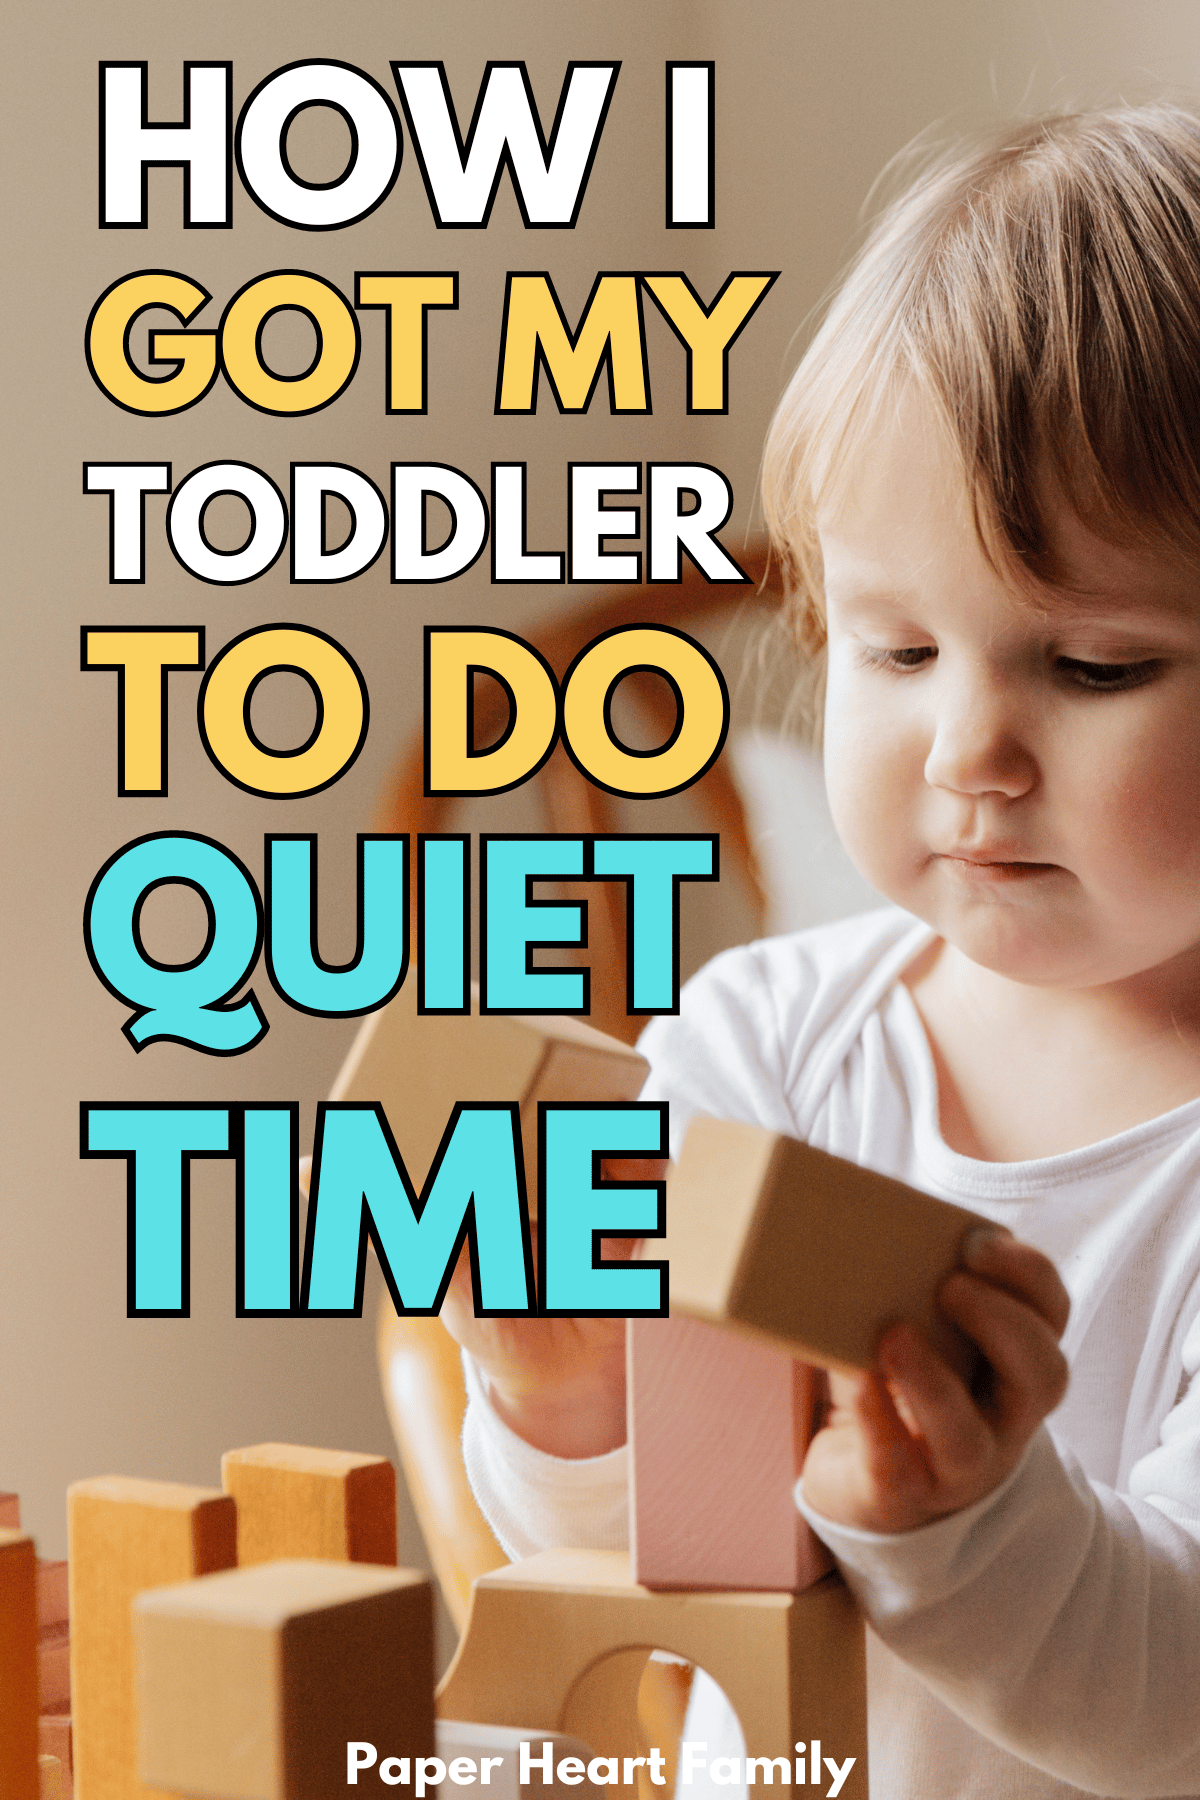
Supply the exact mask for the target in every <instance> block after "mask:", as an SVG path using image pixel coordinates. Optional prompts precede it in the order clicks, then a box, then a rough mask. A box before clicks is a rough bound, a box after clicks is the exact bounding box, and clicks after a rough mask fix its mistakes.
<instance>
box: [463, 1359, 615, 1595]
mask: <svg viewBox="0 0 1200 1800" xmlns="http://www.w3.org/2000/svg"><path fill="white" fill-rule="evenodd" d="M463 1369H464V1371H465V1374H466V1382H467V1412H466V1417H465V1419H464V1420H463V1461H464V1463H465V1464H466V1469H467V1479H468V1481H469V1482H470V1484H471V1491H472V1493H473V1494H474V1495H475V1498H476V1500H477V1501H478V1502H479V1507H480V1510H481V1511H482V1513H483V1515H484V1517H485V1518H486V1519H487V1522H488V1524H489V1525H490V1526H491V1528H492V1530H493V1532H494V1533H495V1534H496V1537H497V1538H498V1539H499V1542H500V1546H501V1548H502V1549H503V1550H504V1551H505V1552H506V1554H507V1555H508V1556H510V1557H511V1558H512V1559H513V1560H514V1561H516V1560H518V1559H519V1558H521V1557H523V1556H533V1555H536V1553H537V1552H538V1551H539V1550H551V1549H556V1548H558V1547H559V1546H560V1545H567V1546H569V1547H570V1548H572V1549H577V1550H623V1549H624V1548H625V1547H626V1545H627V1544H628V1542H629V1464H628V1458H627V1456H626V1451H625V1446H624V1445H623V1444H622V1445H621V1446H620V1447H619V1448H618V1449H616V1450H610V1451H608V1453H607V1454H606V1455H604V1456H585V1457H580V1458H577V1459H576V1458H568V1457H562V1456H549V1455H547V1453H546V1452H545V1451H544V1450H535V1449H534V1447H533V1445H532V1444H527V1443H526V1442H525V1440H524V1438H521V1437H518V1436H517V1434H516V1432H515V1431H513V1430H511V1429H510V1427H509V1426H508V1425H506V1424H505V1423H504V1420H503V1419H501V1417H500V1415H499V1414H498V1413H497V1412H496V1411H495V1409H494V1408H493V1406H492V1404H491V1401H490V1400H489V1399H488V1395H487V1384H486V1382H485V1380H484V1377H483V1373H482V1371H481V1370H480V1368H479V1365H478V1364H477V1363H476V1361H475V1359H474V1357H472V1356H468V1355H466V1354H465V1353H464V1355H463Z"/></svg>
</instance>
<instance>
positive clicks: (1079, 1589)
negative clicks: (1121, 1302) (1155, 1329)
mask: <svg viewBox="0 0 1200 1800" xmlns="http://www.w3.org/2000/svg"><path fill="white" fill-rule="evenodd" d="M1192 1336H1193V1340H1195V1341H1194V1343H1193V1349H1194V1350H1195V1349H1200V1334H1198V1333H1197V1332H1195V1331H1193V1334H1192ZM1193 1385H1195V1384H1193ZM1130 1487H1131V1492H1130V1493H1128V1494H1120V1493H1117V1492H1115V1491H1114V1490H1113V1489H1112V1488H1108V1487H1104V1486H1102V1485H1101V1484H1099V1483H1093V1482H1089V1481H1088V1479H1087V1477H1086V1476H1085V1475H1084V1474H1083V1471H1082V1470H1081V1469H1080V1467H1079V1466H1078V1464H1077V1463H1076V1462H1075V1460H1074V1459H1073V1458H1072V1457H1071V1455H1070V1453H1069V1452H1067V1451H1065V1450H1062V1449H1060V1448H1058V1447H1057V1446H1056V1445H1055V1443H1054V1441H1053V1439H1052V1437H1051V1434H1050V1432H1049V1431H1048V1430H1047V1429H1046V1428H1045V1427H1044V1426H1043V1427H1042V1429H1041V1430H1040V1431H1039V1432H1038V1433H1037V1434H1036V1435H1035V1437H1034V1438H1033V1440H1032V1442H1031V1444H1030V1446H1029V1448H1028V1450H1027V1451H1026V1454H1025V1456H1024V1458H1023V1460H1022V1461H1021V1463H1020V1464H1019V1465H1018V1467H1017V1468H1016V1469H1015V1470H1014V1471H1013V1473H1012V1474H1011V1475H1010V1476H1009V1478H1008V1480H1007V1481H1005V1482H1004V1483H1003V1484H1002V1485H1001V1486H1000V1487H999V1488H998V1489H997V1490H996V1491H995V1493H993V1494H990V1495H988V1496H987V1498H986V1499H985V1500H983V1501H981V1502H980V1503H979V1504H978V1505H976V1506H973V1507H968V1508H965V1509H964V1510H963V1511H962V1512H959V1513H955V1514H953V1515H951V1516H950V1517H949V1518H946V1519H940V1520H938V1521H937V1522H935V1523H934V1524H932V1525H928V1526H925V1527H924V1528H923V1529H920V1530H917V1531H911V1532H905V1533H902V1534H899V1535H896V1536H884V1535H878V1534H875V1533H872V1532H864V1531H855V1530H852V1529H849V1528H847V1527H844V1526H841V1525H837V1524H834V1523H833V1522H832V1521H830V1520H828V1519H825V1518H823V1517H822V1516H821V1515H820V1514H819V1513H816V1512H814V1511H813V1510H812V1508H811V1507H809V1506H808V1505H806V1504H805V1502H804V1500H803V1498H802V1496H801V1494H800V1492H799V1489H797V1504H798V1505H799V1507H800V1510H801V1512H802V1513H803V1514H804V1516H805V1518H806V1519H807V1520H808V1522H809V1524H810V1525H811V1526H812V1527H813V1530H814V1531H816V1533H817V1534H818V1536H819V1537H820V1538H821V1539H822V1540H823V1541H824V1542H825V1543H826V1544H827V1545H828V1547H829V1548H830V1550H831V1551H832V1552H833V1554H834V1556H835V1557H836V1559H837V1562H838V1565H839V1567H840V1568H841V1570H842V1573H843V1574H844V1576H845V1578H846V1580H847V1582H848V1583H849V1585H850V1586H851V1587H852V1588H853V1590H854V1592H855V1594H856V1595H857V1597H858V1599H859V1602H860V1604H861V1605H862V1607H863V1610H864V1612H865V1613H866V1614H867V1616H868V1618H869V1619H870V1621H871V1623H872V1625H873V1626H874V1628H875V1630H876V1631H877V1632H878V1634H879V1636H880V1637H881V1638H882V1639H883V1640H884V1642H885V1643H886V1644H888V1645H889V1647H890V1648H891V1649H892V1650H893V1651H894V1652H895V1653H896V1654H897V1655H898V1656H899V1657H900V1658H901V1659H902V1660H903V1661H904V1662H905V1663H907V1664H908V1666H909V1667H910V1668H912V1669H913V1670H914V1671H915V1672H916V1673H917V1674H918V1675H919V1676H920V1677H921V1679H922V1680H923V1681H924V1682H925V1684H926V1685H927V1686H928V1687H929V1688H930V1689H932V1691H933V1692H934V1693H935V1694H937V1695H938V1697H939V1698H940V1699H942V1700H943V1701H944V1702H945V1704H946V1705H947V1706H949V1707H950V1708H951V1709H952V1710H953V1711H954V1712H955V1713H957V1714H958V1715H959V1716H960V1717H961V1718H963V1719H964V1720H966V1721H967V1723H968V1724H970V1725H972V1726H974V1727H975V1729H976V1730H978V1731H980V1732H982V1733H983V1735H984V1736H985V1737H987V1738H989V1739H991V1741H992V1742H993V1743H996V1744H999V1745H1000V1746H1002V1747H1003V1748H1005V1749H1007V1750H1009V1751H1011V1752H1012V1753H1013V1754H1015V1755H1017V1756H1019V1757H1021V1758H1022V1759H1023V1760H1024V1761H1026V1762H1028V1763H1031V1764H1033V1765H1034V1766H1035V1767H1037V1768H1040V1769H1042V1770H1044V1771H1045V1772H1046V1773H1047V1774H1050V1775H1054V1776H1057V1777H1058V1778H1059V1779H1061V1780H1065V1781H1069V1782H1072V1783H1074V1784H1075V1785H1076V1786H1077V1787H1080V1788H1083V1789H1084V1790H1086V1791H1088V1792H1091V1793H1100V1794H1106V1795H1113V1796H1130V1797H1138V1796H1140V1797H1142V1800H1147V1797H1149V1796H1155V1795H1168V1794H1197V1793H1200V1705H1198V1704H1197V1700H1196V1696H1197V1695H1198V1694H1200V1391H1197V1392H1196V1393H1194V1394H1189V1395H1187V1396H1185V1398H1184V1400H1183V1402H1181V1404H1180V1405H1178V1406H1177V1407H1176V1408H1175V1410H1174V1412H1173V1413H1172V1414H1171V1415H1170V1418H1169V1419H1168V1421H1167V1425H1166V1427H1165V1428H1164V1432H1163V1441H1162V1445H1161V1446H1160V1448H1159V1449H1157V1450H1155V1451H1154V1452H1153V1453H1152V1454H1151V1455H1149V1456H1147V1457H1145V1458H1143V1459H1142V1461H1141V1462H1139V1463H1138V1464H1137V1465H1136V1466H1135V1468H1134V1471H1133V1475H1132V1479H1131V1483H1130Z"/></svg>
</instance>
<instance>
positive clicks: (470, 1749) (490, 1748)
mask: <svg viewBox="0 0 1200 1800" xmlns="http://www.w3.org/2000/svg"><path fill="white" fill-rule="evenodd" d="M436 1741H437V1753H438V1755H439V1756H440V1757H441V1759H442V1761H443V1762H444V1763H445V1765H446V1767H447V1769H449V1767H450V1765H451V1763H452V1762H454V1761H456V1760H457V1759H458V1758H459V1757H467V1758H469V1759H470V1760H471V1761H472V1762H474V1763H475V1764H476V1766H477V1767H481V1766H482V1763H483V1758H484V1757H485V1756H486V1757H490V1758H493V1759H494V1758H496V1757H499V1758H500V1759H501V1760H500V1766H499V1768H496V1767H492V1768H490V1769H489V1770H488V1786H489V1787H490V1788H491V1790H492V1791H491V1795H490V1797H489V1800H529V1796H530V1789H531V1787H532V1788H533V1789H534V1790H535V1791H536V1793H537V1794H539V1795H540V1794H541V1793H542V1792H543V1775H542V1771H541V1769H540V1768H538V1767H537V1766H536V1765H535V1766H534V1768H533V1771H532V1773H531V1778H530V1780H529V1781H527V1782H525V1783H524V1784H522V1783H521V1781H520V1773H521V1745H522V1743H526V1744H528V1745H529V1748H530V1754H531V1755H532V1756H534V1757H538V1758H540V1757H541V1756H542V1753H543V1750H544V1747H545V1746H546V1745H547V1744H549V1746H550V1766H551V1768H552V1770H553V1776H552V1779H551V1780H550V1781H549V1782H547V1783H546V1784H545V1791H546V1792H547V1793H553V1794H568V1793H570V1792H571V1791H572V1790H573V1789H574V1788H575V1787H576V1786H577V1785H578V1784H577V1783H576V1782H574V1781H571V1780H569V1779H566V1778H564V1779H563V1780H561V1781H560V1780H559V1779H558V1770H559V1766H560V1764H561V1763H562V1762H563V1761H564V1760H565V1759H566V1758H567V1757H575V1758H576V1759H577V1760H578V1761H579V1762H581V1763H583V1764H585V1765H586V1764H587V1763H588V1762H589V1761H590V1760H591V1758H592V1757H593V1756H595V1754H596V1752H595V1750H594V1749H593V1748H592V1746H591V1744H585V1743H584V1742H583V1741H582V1739H580V1738H575V1737H568V1736H566V1735H565V1734H564V1733H563V1732H561V1731H539V1732H538V1733H537V1734H536V1737H534V1738H531V1735H530V1732H529V1731H528V1730H518V1729H514V1728H513V1727H512V1726H505V1725H472V1724H469V1723H467V1722H465V1721H463V1720H461V1719H438V1720H437V1721H436ZM462 1773H463V1774H467V1773H468V1771H467V1770H465V1769H464V1770H463V1771H462ZM577 1773H578V1771H577V1770H572V1769H571V1768H568V1770H567V1776H568V1777H569V1776H570V1775H572V1774H577ZM359 1779H360V1781H363V1780H365V1779H366V1778H365V1776H360V1777H359ZM451 1779H452V1781H453V1778H451ZM468 1785H474V1784H468ZM583 1785H584V1787H585V1788H586V1787H587V1786H588V1784H587V1783H586V1782H585V1783H584V1784H583ZM636 1795H637V1789H636V1788H634V1787H632V1786H631V1787H630V1789H629V1796H630V1800H636Z"/></svg>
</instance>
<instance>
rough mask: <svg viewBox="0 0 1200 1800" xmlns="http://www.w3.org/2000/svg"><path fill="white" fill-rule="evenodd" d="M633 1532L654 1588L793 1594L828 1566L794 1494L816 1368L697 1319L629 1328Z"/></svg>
mask: <svg viewBox="0 0 1200 1800" xmlns="http://www.w3.org/2000/svg"><path fill="white" fill-rule="evenodd" d="M626 1342H627V1349H628V1357H629V1442H630V1449H631V1460H632V1469H633V1474H632V1481H631V1488H630V1536H631V1542H632V1547H633V1567H634V1579H635V1580H636V1581H639V1582H641V1583H642V1585H643V1586H644V1587H650V1588H748V1589H761V1590H778V1591H784V1592H789V1593H797V1592H799V1591H800V1589H802V1588H806V1587H808V1586H809V1585H810V1584H811V1583H812V1582H814V1581H818V1580H820V1578H821V1576H822V1575H824V1574H826V1573H827V1572H828V1570H829V1569H831V1568H832V1566H833V1564H832V1560H831V1558H830V1556H829V1553H828V1551H827V1550H826V1549H825V1547H824V1545H823V1544H822V1543H821V1542H820V1540H819V1539H818V1538H816V1537H815V1536H814V1535H813V1533H812V1532H811V1531H810V1530H809V1528H808V1526H807V1525H806V1524H805V1522H804V1520H803V1519H802V1518H801V1516H800V1514H799V1513H798V1512H797V1510H796V1503H795V1500H794V1499H793V1495H792V1490H793V1488H794V1487H795V1485H796V1482H797V1480H798V1479H799V1476H800V1472H801V1469H802V1467H803V1463H804V1452H805V1450H806V1449H807V1448H808V1442H809V1439H810V1437H811V1436H812V1427H813V1420H814V1416H815V1413H816V1407H817V1402H818V1398H819V1395H820V1392H821V1389H820V1382H821V1376H820V1373H819V1371H817V1370H814V1369H812V1368H810V1367H809V1365H808V1364H807V1363H802V1362H797V1361H796V1360H795V1358H794V1357H791V1356H789V1355H788V1354H787V1353H786V1351H782V1350H777V1349H775V1348H774V1347H773V1346H771V1345H769V1344H763V1343H760V1342H756V1341H755V1340H754V1339H752V1338H749V1337H742V1336H741V1335H739V1334H737V1333H734V1332H730V1331H724V1330H722V1329H721V1328H720V1327H719V1326H715V1325H706V1324H704V1323H702V1322H701V1321H699V1320H696V1319H686V1318H672V1319H631V1320H630V1321H629V1326H628V1336H627V1340H626Z"/></svg>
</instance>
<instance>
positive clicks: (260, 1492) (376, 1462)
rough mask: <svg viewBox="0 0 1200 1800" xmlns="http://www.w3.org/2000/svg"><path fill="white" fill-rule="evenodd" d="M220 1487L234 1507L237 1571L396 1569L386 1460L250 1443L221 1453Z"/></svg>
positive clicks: (391, 1481) (392, 1486) (391, 1482)
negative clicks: (305, 1563)
mask: <svg viewBox="0 0 1200 1800" xmlns="http://www.w3.org/2000/svg"><path fill="white" fill-rule="evenodd" d="M221 1486H222V1487H223V1488H224V1489H225V1492H226V1493H227V1494H232V1495H233V1497H234V1499H235V1500H236V1501H237V1512H238V1565H239V1567H240V1568H243V1569H247V1568H250V1567H251V1566H252V1565H253V1564H255V1563H263V1562H274V1561H276V1560H278V1559H279V1558H281V1557H305V1558H316V1559H318V1560H326V1561H332V1562H365V1563H387V1564H390V1565H391V1566H392V1567H393V1568H394V1567H395V1563H396V1471H395V1469H394V1468H393V1467H392V1465H391V1463H390V1462H389V1461H388V1459H387V1457H386V1456H364V1455H359V1454H358V1453H356V1452H354V1451H350V1450H316V1449H310V1448H308V1447H306V1446H304V1445H300V1444H254V1445H251V1446H250V1448H249V1449H246V1450H227V1451H226V1452H225V1455H224V1456H223V1457H222V1458H221Z"/></svg>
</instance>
